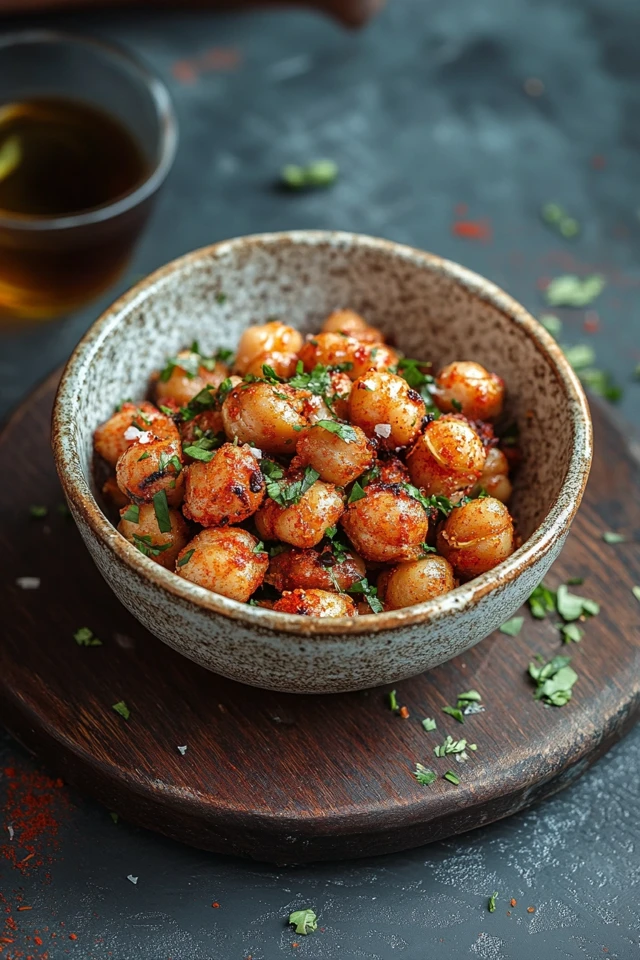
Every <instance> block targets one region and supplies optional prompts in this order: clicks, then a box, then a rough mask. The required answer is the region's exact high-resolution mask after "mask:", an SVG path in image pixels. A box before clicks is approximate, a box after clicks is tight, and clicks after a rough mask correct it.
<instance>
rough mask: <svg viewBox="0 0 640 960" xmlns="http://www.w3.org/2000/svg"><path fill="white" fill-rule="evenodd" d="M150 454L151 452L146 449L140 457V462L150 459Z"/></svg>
mask: <svg viewBox="0 0 640 960" xmlns="http://www.w3.org/2000/svg"><path fill="white" fill-rule="evenodd" d="M150 456H151V454H150V453H149V451H148V450H145V452H144V453H143V454H142V456H140V457H138V463H140V461H141V460H148V459H149V457H150Z"/></svg>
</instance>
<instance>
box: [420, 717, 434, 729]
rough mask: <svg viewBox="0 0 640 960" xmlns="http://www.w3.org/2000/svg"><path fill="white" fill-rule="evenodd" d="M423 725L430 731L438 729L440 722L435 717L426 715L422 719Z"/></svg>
mask: <svg viewBox="0 0 640 960" xmlns="http://www.w3.org/2000/svg"><path fill="white" fill-rule="evenodd" d="M422 726H423V727H424V729H425V730H426V731H427V733H428V732H429V731H430V730H436V729H437V726H438V724H437V723H436V721H435V720H434V719H433V717H425V718H424V720H423V721H422Z"/></svg>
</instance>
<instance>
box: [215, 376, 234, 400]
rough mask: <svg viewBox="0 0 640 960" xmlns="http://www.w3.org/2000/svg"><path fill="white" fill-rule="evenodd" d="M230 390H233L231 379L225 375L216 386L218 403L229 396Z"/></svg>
mask: <svg viewBox="0 0 640 960" xmlns="http://www.w3.org/2000/svg"><path fill="white" fill-rule="evenodd" d="M232 390H233V380H232V379H231V377H227V378H226V379H225V380H223V381H222V383H221V384H220V386H219V387H218V400H219V402H220V404H223V403H224V401H225V400H226V399H227V397H228V396H229V394H230V393H231V391H232Z"/></svg>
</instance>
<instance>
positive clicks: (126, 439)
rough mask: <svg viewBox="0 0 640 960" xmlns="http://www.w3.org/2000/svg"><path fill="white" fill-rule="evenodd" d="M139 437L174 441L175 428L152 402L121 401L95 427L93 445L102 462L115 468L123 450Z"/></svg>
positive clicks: (168, 418) (175, 436)
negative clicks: (144, 436) (110, 413)
mask: <svg viewBox="0 0 640 960" xmlns="http://www.w3.org/2000/svg"><path fill="white" fill-rule="evenodd" d="M140 434H145V435H146V434H150V435H151V436H153V437H158V438H159V439H166V440H177V439H178V428H177V427H176V425H175V423H174V422H173V420H172V419H171V417H168V416H167V415H166V414H165V413H162V412H161V411H160V410H158V409H157V407H154V405H153V404H152V403H147V401H146V400H143V401H142V403H129V401H125V402H124V403H123V404H121V406H120V409H119V410H116V412H115V413H114V414H113V416H111V417H109V419H108V420H106V421H105V422H104V423H102V424H100V426H99V427H97V428H96V430H95V432H94V434H93V445H94V448H95V451H96V453H98V454H99V455H100V456H101V457H102V458H103V460H106V461H107V463H108V464H110V465H111V466H112V467H115V465H116V463H117V462H118V460H119V459H120V457H121V456H122V454H123V453H124V452H125V450H126V449H127V447H130V446H131V444H132V443H135V442H136V440H138V439H139V437H140Z"/></svg>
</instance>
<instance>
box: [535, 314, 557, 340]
mask: <svg viewBox="0 0 640 960" xmlns="http://www.w3.org/2000/svg"><path fill="white" fill-rule="evenodd" d="M540 323H541V324H542V326H543V327H544V328H545V330H546V331H547V332H548V333H550V334H551V336H552V337H555V338H556V340H557V339H558V337H559V336H560V334H561V333H562V320H561V319H560V317H556V315H555V314H553V313H543V314H542V316H541V317H540Z"/></svg>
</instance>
